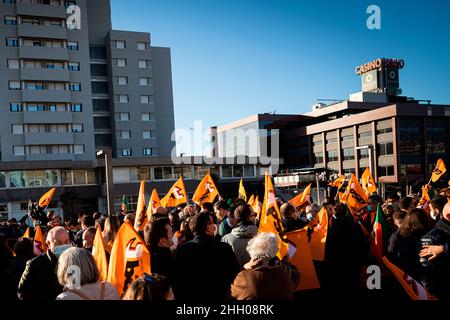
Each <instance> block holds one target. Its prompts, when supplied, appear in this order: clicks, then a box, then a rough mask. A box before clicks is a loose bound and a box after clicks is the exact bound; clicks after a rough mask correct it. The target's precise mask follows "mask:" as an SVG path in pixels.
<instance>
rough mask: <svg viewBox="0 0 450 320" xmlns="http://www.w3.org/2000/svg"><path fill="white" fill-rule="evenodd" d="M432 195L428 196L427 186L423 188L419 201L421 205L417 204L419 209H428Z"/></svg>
mask: <svg viewBox="0 0 450 320" xmlns="http://www.w3.org/2000/svg"><path fill="white" fill-rule="evenodd" d="M430 200H431V199H430V195H429V194H428V189H427V185H425V186H423V187H422V197H421V198H420V200H419V203H418V204H417V208H420V209H424V210H426V209H428V203H429V202H430Z"/></svg>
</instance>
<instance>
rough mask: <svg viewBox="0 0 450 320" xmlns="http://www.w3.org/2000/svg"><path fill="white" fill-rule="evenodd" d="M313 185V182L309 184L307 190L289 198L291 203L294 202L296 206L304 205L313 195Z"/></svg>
mask: <svg viewBox="0 0 450 320" xmlns="http://www.w3.org/2000/svg"><path fill="white" fill-rule="evenodd" d="M311 185H312V184H310V185H309V186H307V187H306V188H305V190H303V192H302V193H300V194H299V195H298V196H296V197H295V198H292V199H291V200H289V203H290V204H292V205H293V206H294V207H295V208H300V207H301V206H303V205H304V204H305V203H306V202H307V201H308V199H309V197H310V195H311Z"/></svg>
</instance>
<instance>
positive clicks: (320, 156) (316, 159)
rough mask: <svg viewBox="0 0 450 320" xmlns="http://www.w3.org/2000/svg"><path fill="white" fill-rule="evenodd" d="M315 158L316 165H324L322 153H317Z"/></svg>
mask: <svg viewBox="0 0 450 320" xmlns="http://www.w3.org/2000/svg"><path fill="white" fill-rule="evenodd" d="M314 158H315V163H316V164H319V163H323V154H322V153H315V154H314Z"/></svg>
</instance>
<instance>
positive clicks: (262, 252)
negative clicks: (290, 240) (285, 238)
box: [247, 232, 278, 259]
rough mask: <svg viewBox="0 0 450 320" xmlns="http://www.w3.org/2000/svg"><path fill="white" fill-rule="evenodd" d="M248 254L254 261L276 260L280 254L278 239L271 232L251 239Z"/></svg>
mask: <svg viewBox="0 0 450 320" xmlns="http://www.w3.org/2000/svg"><path fill="white" fill-rule="evenodd" d="M247 252H248V253H249V255H250V258H252V259H258V258H274V257H276V256H277V253H278V237H277V236H276V235H275V234H273V233H271V232H262V233H259V234H258V235H257V236H255V237H254V238H253V239H251V240H250V241H249V243H248V246H247Z"/></svg>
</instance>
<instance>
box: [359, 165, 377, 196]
mask: <svg viewBox="0 0 450 320" xmlns="http://www.w3.org/2000/svg"><path fill="white" fill-rule="evenodd" d="M361 182H362V187H363V189H364V191H365V192H366V194H367V195H371V194H372V193H375V192H377V190H378V188H377V184H376V183H375V180H374V179H373V177H372V174H371V173H370V169H369V168H366V170H364V173H363V174H362V176H361Z"/></svg>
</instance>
